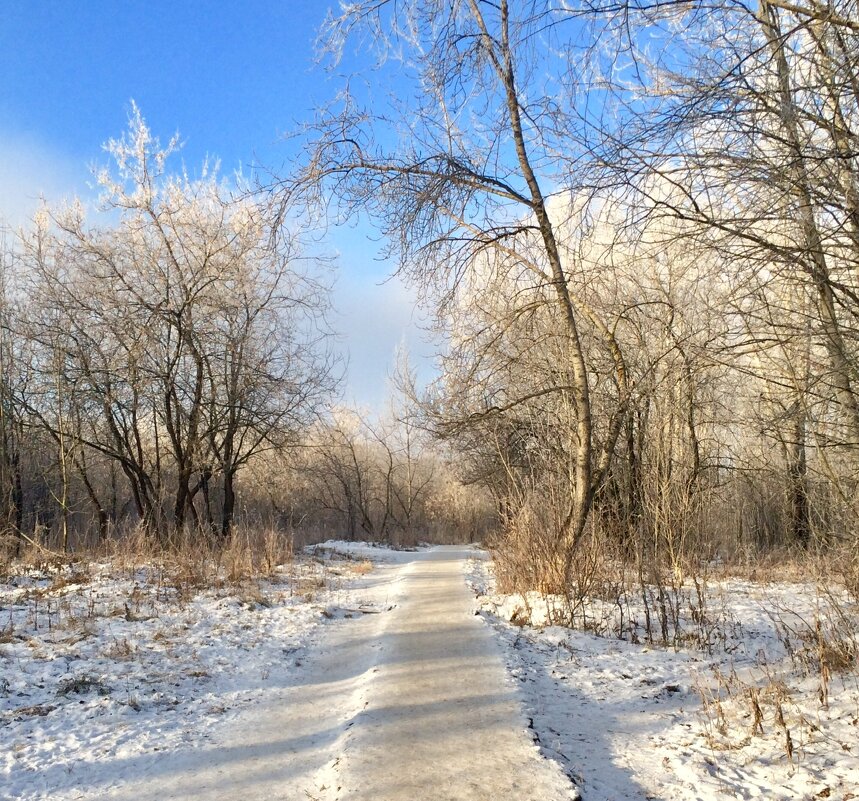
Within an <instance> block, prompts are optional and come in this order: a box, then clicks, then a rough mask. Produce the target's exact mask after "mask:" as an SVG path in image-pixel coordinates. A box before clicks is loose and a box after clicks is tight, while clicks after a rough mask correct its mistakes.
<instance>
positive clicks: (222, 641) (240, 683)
mask: <svg viewBox="0 0 859 801" xmlns="http://www.w3.org/2000/svg"><path fill="white" fill-rule="evenodd" d="M466 580H467V582H468V586H469V587H470V590H469V589H468V588H467V586H466ZM695 604H696V593H695V591H694V589H692V588H689V589H688V593H687V595H685V596H684V597H683V603H682V607H683V619H682V627H683V630H684V636H683V637H682V638H681V639H679V640H678V644H677V645H676V646H675V647H663V646H660V645H658V644H656V643H649V642H647V637H646V632H645V630H644V629H643V627H642V625H641V623H642V621H643V609H642V608H641V607H640V603H639V602H638V601H636V600H634V599H624V600H623V603H621V604H618V603H617V602H616V601H615V600H600V599H598V598H591V599H588V600H587V603H586V607H585V609H586V625H587V627H588V630H579V629H569V628H565V627H563V626H560V625H556V621H557V615H556V614H555V612H556V611H557V609H558V608H560V606H559V602H558V599H552V598H543V597H541V596H540V595H538V594H529V595H528V596H525V597H522V596H514V595H503V594H501V593H498V592H497V591H496V589H495V583H494V576H493V569H492V563H491V562H490V561H489V560H488V559H487V558H486V554H485V553H484V552H482V551H480V550H478V549H473V548H460V549H456V548H439V547H436V548H420V549H415V550H393V549H387V548H384V547H380V546H375V545H371V544H368V543H351V542H350V543H346V542H339V541H330V542H327V543H323V544H322V545H320V546H315V547H314V548H311V549H309V550H308V553H307V554H306V555H304V556H302V557H300V558H298V559H296V561H295V562H294V563H291V564H288V565H284V566H281V567H279V568H278V569H276V570H275V571H274V572H273V574H272V575H271V576H269V577H267V578H257V579H253V580H250V579H241V580H235V581H230V580H228V578H227V577H226V576H224V575H221V577H220V578H219V579H218V580H216V581H209V582H208V583H197V582H195V581H194V580H192V577H189V576H186V575H182V573H181V571H179V572H176V571H173V572H171V571H168V570H165V569H162V568H159V567H157V566H154V565H143V566H138V567H130V568H126V567H122V566H119V565H117V564H90V565H78V566H66V567H64V568H61V569H56V568H42V569H38V570H37V569H24V568H21V569H20V570H19V571H18V573H17V574H16V575H14V576H12V577H10V578H9V580H8V581H6V583H4V584H0V799H2V801H12V799H16V801H17V800H18V799H21V801H36V800H37V799H39V801H47V800H48V799H49V800H50V801H70V800H71V799H86V800H87V801H95V799H114V801H167V799H171V798H173V799H187V798H190V797H193V798H195V799H197V801H216V799H220V800H221V801H223V799H225V798H230V799H234V798H241V799H242V801H264V800H265V801H269V799H271V798H285V799H292V798H296V799H300V798H308V797H310V798H315V799H319V801H352V799H356V800H357V799H363V798H367V799H370V798H379V799H381V801H394V799H399V798H403V799H405V798H409V799H412V798H418V797H420V798H422V799H427V801H428V800H429V799H435V798H438V799H442V798H444V799H446V801H449V800H450V799H484V798H493V799H494V798H499V799H506V798H510V799H513V798H516V799H520V798H522V799H524V798H530V797H532V796H533V798H535V799H539V801H555V799H562V798H572V797H574V796H575V789H574V787H573V785H572V784H571V783H570V778H571V779H572V780H573V781H574V782H575V786H576V787H578V788H579V789H580V790H581V793H582V797H583V799H584V801H624V800H625V799H629V800H634V801H643V800H644V799H660V801H681V800H682V801H693V800H694V799H700V800H701V801H715V799H724V798H737V799H753V798H761V799H775V800H776V801H780V800H781V799H809V801H810V800H811V799H816V798H830V799H836V800H838V801H848V799H851V798H852V799H859V737H857V735H859V676H857V671H856V651H855V648H856V632H857V631H859V613H857V609H856V606H855V604H854V603H852V602H851V601H850V600H849V599H848V598H846V597H844V596H842V595H838V594H835V595H833V594H831V593H830V592H827V591H825V590H824V589H822V588H819V587H817V586H816V585H815V584H814V583H812V582H803V581H797V580H793V581H791V582H787V581H785V582H778V581H766V582H765V581H760V582H758V581H749V580H741V579H738V578H722V579H720V580H715V579H713V578H710V580H709V581H708V582H707V589H706V615H704V614H701V610H700V606H699V607H698V608H697V611H696V612H694V613H693V609H694V608H695ZM553 610H554V611H553ZM687 635H688V636H687ZM696 644H697V646H702V645H703V647H696ZM851 649H853V650H851ZM568 777H570V778H568ZM514 785H516V786H514ZM421 788H423V789H421Z"/></svg>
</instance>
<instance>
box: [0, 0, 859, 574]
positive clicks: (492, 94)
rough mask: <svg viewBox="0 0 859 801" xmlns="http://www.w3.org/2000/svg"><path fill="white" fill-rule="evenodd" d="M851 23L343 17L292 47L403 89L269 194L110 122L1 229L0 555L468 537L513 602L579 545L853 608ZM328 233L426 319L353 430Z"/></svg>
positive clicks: (799, 17)
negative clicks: (270, 536) (766, 579)
mask: <svg viewBox="0 0 859 801" xmlns="http://www.w3.org/2000/svg"><path fill="white" fill-rule="evenodd" d="M520 6H521V7H520ZM855 12H856V8H855V7H854V6H853V4H852V2H848V1H847V0H844V2H832V3H826V4H821V3H818V2H816V0H815V2H802V3H798V4H794V3H787V2H781V1H780V0H765V2H762V3H760V5H759V6H750V5H747V4H744V3H742V2H733V1H731V2H717V3H713V4H699V3H687V2H644V1H643V0H636V1H635V2H623V3H618V4H610V3H600V2H595V3H591V2H582V3H575V4H569V5H558V6H556V5H554V4H543V3H524V4H514V5H513V6H512V7H511V6H510V5H508V4H507V3H502V4H501V5H500V6H496V5H495V4H488V3H481V2H476V0H475V2H458V3H453V4H450V5H449V6H448V5H439V4H436V3H432V2H413V3H408V4H404V5H402V6H401V7H396V8H395V7H392V6H391V7H389V6H388V4H386V3H378V4H377V3H366V4H364V3H358V4H355V5H352V6H349V7H346V8H344V10H343V12H342V15H332V16H329V18H328V20H327V22H326V23H325V25H324V27H323V28H322V31H321V33H320V39H319V43H318V46H319V49H320V53H321V56H320V57H321V58H322V60H323V62H324V63H327V64H328V65H336V64H337V63H338V60H339V59H340V58H341V57H342V56H343V54H344V52H347V50H348V48H350V47H354V46H356V43H360V46H362V47H367V48H368V49H370V50H371V51H372V53H373V59H371V64H370V66H369V67H368V69H369V70H370V71H371V72H372V73H373V74H374V75H376V76H377V79H379V80H382V79H388V80H389V81H391V82H392V85H393V83H395V82H399V84H402V86H403V87H411V88H412V89H413V90H414V92H413V95H414V97H413V99H410V100H409V101H408V102H406V101H401V100H399V99H396V98H394V99H392V98H390V97H386V98H383V99H382V100H380V99H379V98H378V97H375V98H372V100H373V104H372V105H371V104H369V99H368V97H365V96H362V92H361V90H358V91H357V92H353V91H352V90H351V88H344V89H343V91H342V92H341V94H340V95H338V97H337V98H336V99H335V100H334V101H332V104H331V105H330V106H328V107H326V108H324V109H320V110H319V111H318V113H317V115H316V118H315V119H312V120H309V121H308V122H307V123H306V126H305V127H304V129H303V130H302V132H301V136H302V137H303V138H302V142H303V143H304V144H303V148H302V151H301V156H300V158H298V159H297V160H296V162H295V163H294V164H293V169H292V171H291V173H290V174H285V175H278V176H276V177H275V178H274V179H273V180H270V181H268V182H267V183H266V182H259V181H256V182H254V181H249V182H246V183H245V184H244V185H240V184H237V183H236V182H231V181H230V180H227V179H226V178H224V177H222V176H220V175H219V174H218V173H217V170H216V169H214V168H210V167H208V166H207V165H203V167H202V169H201V170H199V171H198V173H195V174H194V175H196V176H197V177H192V176H189V173H188V171H187V169H182V170H178V169H177V166H176V165H177V159H176V156H175V154H174V151H176V150H177V148H178V139H173V140H171V141H170V142H168V144H166V145H163V146H162V145H161V144H160V143H159V141H158V139H157V138H156V137H155V136H154V135H153V134H152V132H151V131H150V130H149V128H148V127H147V125H146V122H145V121H144V119H143V117H142V115H141V112H140V111H139V110H138V109H137V108H136V107H133V108H132V111H131V113H130V117H129V127H128V130H127V131H126V133H125V134H124V135H123V136H122V137H120V138H119V139H115V140H110V141H109V142H108V144H107V145H106V146H105V147H106V150H107V151H108V155H109V157H110V162H111V163H110V165H109V166H107V167H104V168H102V169H100V170H99V171H98V173H97V175H96V176H95V177H96V179H97V182H98V184H99V186H100V188H101V196H100V206H99V208H98V209H96V210H94V211H93V210H92V209H85V208H84V205H83V204H81V203H77V204H75V203H72V204H67V205H66V206H64V207H61V208H58V207H54V206H51V205H50V204H49V203H47V202H46V204H45V205H44V207H43V208H42V209H41V211H40V212H39V213H38V215H37V218H36V219H35V221H34V223H33V225H31V226H29V227H27V228H26V229H25V230H23V231H21V232H15V231H11V230H7V231H6V233H5V235H4V239H3V259H2V275H0V314H2V327H0V335H2V341H0V360H2V370H0V415H2V416H0V524H2V530H3V532H4V534H3V536H4V542H5V548H6V550H7V551H10V552H14V553H17V552H19V551H20V549H21V548H22V547H26V546H27V545H28V544H33V543H39V544H41V545H43V546H45V547H48V548H51V549H57V550H68V549H75V548H81V547H95V546H98V545H99V544H100V543H104V542H105V541H107V540H110V539H111V538H117V537H120V538H121V537H124V536H127V535H128V534H129V532H131V531H137V532H138V533H139V532H142V533H143V536H144V537H145V538H146V539H148V540H151V541H152V542H154V543H157V544H158V545H159V546H165V547H166V546H168V545H169V544H170V543H175V542H178V541H179V540H183V541H184V540H187V539H189V538H190V539H199V540H200V541H206V542H210V543H212V545H213V546H217V545H218V543H221V544H223V542H224V541H225V540H227V539H229V537H230V536H231V534H232V532H234V531H235V530H236V528H237V527H241V528H244V529H252V528H254V527H260V526H268V527H274V528H276V529H280V530H284V531H287V530H288V531H290V532H295V531H299V530H303V531H305V532H306V534H307V536H312V535H313V532H316V533H317V534H318V533H319V532H321V531H323V530H332V531H333V530H337V531H339V532H342V533H343V535H344V536H347V537H349V538H355V537H361V538H364V539H371V540H391V541H403V542H406V541H408V542H413V541H416V540H417V539H422V538H423V539H427V538H432V537H439V536H441V537H447V538H454V539H457V538H465V539H472V540H473V539H480V538H483V537H485V536H487V535H490V534H491V536H492V537H493V541H494V542H495V543H496V544H497V547H498V548H499V549H500V551H501V552H503V553H504V554H507V558H509V560H510V564H511V570H515V571H518V572H524V574H525V575H522V576H518V575H517V577H516V580H517V581H519V580H521V581H523V582H525V584H526V585H528V586H529V587H553V588H556V589H557V588H560V587H564V586H567V585H568V584H569V582H570V581H571V579H572V578H573V576H574V573H575V571H576V569H577V568H576V563H577V561H580V560H579V555H581V554H583V553H585V552H586V551H587V550H588V549H589V548H592V547H596V548H597V549H600V550H606V549H608V550H610V551H611V552H612V553H613V554H615V555H619V556H621V557H622V558H624V559H631V560H633V561H635V562H637V563H644V562H646V563H647V564H648V565H651V566H652V567H653V568H654V569H657V570H661V569H662V568H663V567H665V566H669V567H672V568H673V569H675V570H679V569H680V567H681V566H682V564H683V563H684V561H685V560H700V559H708V558H713V557H715V556H718V557H719V558H723V559H729V560H730V559H739V560H747V559H753V558H756V556H757V555H760V554H770V553H779V552H792V553H796V552H803V551H809V550H814V551H818V552H819V551H821V550H823V551H832V552H836V553H839V554H841V553H844V554H847V558H845V559H840V560H839V564H840V565H841V566H842V567H843V568H844V569H845V570H846V571H852V574H851V575H852V581H854V582H855V581H856V571H857V567H856V556H855V554H856V552H857V549H856V536H857V535H856V531H857V525H856V523H857V518H856V515H857V506H856V479H857V466H859V461H857V452H859V390H857V382H859V360H857V330H859V329H858V328H857V317H859V303H857V292H859V284H857V276H859V180H857V169H859V167H857V155H856V153H857V136H859V134H857V130H856V126H857V113H859V109H858V108H857V101H859V62H857V33H859V23H857V22H856V21H855V20H856V14H855ZM406 94H407V93H406ZM403 96H405V94H404V95H403ZM320 213H324V214H327V215H328V216H329V218H330V219H338V220H347V219H349V218H350V217H351V216H352V215H355V214H358V213H362V214H366V215H368V217H369V218H370V219H371V220H372V221H373V223H374V224H375V225H376V226H377V227H378V229H379V230H380V231H381V232H383V233H384V235H385V236H386V237H387V239H386V241H387V243H388V245H387V248H388V252H389V254H390V257H391V258H392V259H394V260H395V261H394V263H395V264H396V269H397V270H398V271H399V273H400V274H401V275H403V276H405V277H406V278H407V279H408V280H409V281H411V282H412V283H413V284H414V285H415V286H417V287H418V288H419V290H420V293H421V300H422V303H423V304H424V305H425V307H426V308H427V309H428V310H430V312H431V314H432V315H433V323H434V325H433V329H434V330H433V333H434V336H435V337H436V340H437V342H438V357H437V365H436V367H437V371H436V376H435V378H434V379H433V380H432V381H431V382H430V384H429V386H415V382H414V380H413V378H414V376H413V372H412V370H411V368H410V366H409V364H408V355H407V354H402V357H401V359H400V364H399V365H398V369H397V371H396V372H397V375H396V376H395V378H394V382H393V383H394V385H395V387H394V389H393V390H392V399H391V403H390V407H389V409H387V410H385V411H384V412H381V413H380V412H377V413H375V414H371V413H368V412H366V410H359V409H348V408H345V407H343V406H342V405H341V404H338V402H337V386H338V382H339V381H340V380H341V379H342V375H343V369H344V366H343V364H342V363H339V361H338V358H337V357H336V355H335V354H334V352H333V350H332V348H331V342H332V334H333V329H332V327H331V324H330V322H329V319H328V313H329V305H330V285H331V281H332V280H333V279H332V275H331V271H330V269H329V267H328V265H327V264H326V263H325V262H324V261H323V260H320V259H319V258H317V257H315V255H314V254H313V252H312V251H308V250H306V249H305V248H304V245H303V234H304V232H306V231H307V230H309V229H310V228H311V227H312V226H313V225H314V224H318V219H319V216H320ZM314 221H316V223H314Z"/></svg>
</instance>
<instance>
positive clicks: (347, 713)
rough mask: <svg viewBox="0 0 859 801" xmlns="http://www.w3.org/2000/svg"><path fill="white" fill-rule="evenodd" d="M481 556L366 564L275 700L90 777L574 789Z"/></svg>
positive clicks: (141, 782)
mask: <svg viewBox="0 0 859 801" xmlns="http://www.w3.org/2000/svg"><path fill="white" fill-rule="evenodd" d="M472 555H473V552H472V551H468V550H463V549H455V548H441V547H440V548H435V549H432V550H430V551H424V552H417V553H409V554H400V555H398V556H397V557H396V558H398V559H401V560H402V561H401V563H399V564H393V565H385V566H382V567H380V568H377V570H375V571H374V572H373V573H372V574H371V575H370V577H368V578H369V579H370V580H369V582H368V586H367V587H366V588H365V589H364V590H363V591H361V592H360V595H361V598H360V601H359V603H360V604H361V609H363V610H364V611H363V612H361V611H357V610H356V611H354V612H349V611H348V610H346V611H345V612H344V613H343V614H345V615H352V617H351V619H348V620H347V619H343V620H338V621H334V622H333V623H332V624H331V625H329V626H327V627H325V631H324V634H323V636H322V637H321V638H320V641H319V642H318V643H317V645H316V647H311V649H310V650H309V653H308V655H307V657H306V659H304V660H303V661H302V663H301V664H300V666H299V667H298V668H297V670H296V672H295V675H294V680H293V682H292V683H291V684H290V686H283V687H274V688H272V692H271V695H270V697H269V703H268V705H267V708H265V709H262V708H260V707H258V706H255V707H253V708H248V710H247V711H246V712H244V713H242V714H241V715H239V716H238V718H236V719H235V720H234V721H233V722H232V723H231V725H230V726H229V730H227V731H224V732H222V733H221V734H220V735H219V737H218V738H217V741H215V740H211V741H210V742H209V743H208V744H207V745H206V746H204V747H200V748H196V749H194V750H190V751H179V752H174V753H171V754H165V753H160V754H152V755H147V756H145V757H140V758H137V759H135V760H133V761H132V762H130V763H129V764H126V765H117V766H114V767H115V771H116V772H115V774H114V776H116V777H117V778H119V777H121V778H120V780H119V782H118V783H113V782H111V784H112V786H107V787H106V786H101V787H100V788H94V787H89V788H87V789H88V790H89V791H90V792H93V791H95V794H94V796H93V797H99V798H112V799H122V801H156V799H157V801H166V800H167V799H199V801H256V799H259V801H262V800H263V799H265V801H275V800H276V801H293V800H294V801H304V800H305V799H311V801H313V799H318V801H329V800H333V799H342V800H343V801H352V800H353V799H354V801H364V800H365V799H366V801H370V800H371V799H372V801H401V800H402V801H406V800H408V801H414V799H421V800H422V801H435V800H438V801H477V800H478V799H481V800H485V801H489V799H492V801H562V799H571V798H575V796H576V794H575V792H574V790H573V788H572V785H571V784H570V782H569V780H568V779H567V778H566V777H565V776H564V775H563V773H562V771H561V769H560V768H559V767H558V766H557V765H556V764H555V763H553V762H550V761H547V760H545V759H544V758H542V757H541V756H540V754H539V752H538V750H537V748H536V746H534V745H533V743H532V742H531V740H530V738H529V736H528V733H527V731H526V728H525V721H524V718H523V717H522V713H521V710H520V704H519V700H518V697H517V694H516V690H515V688H514V686H513V684H512V682H511V680H510V679H509V678H508V676H507V674H506V671H505V668H504V665H503V661H502V658H501V654H500V652H499V646H498V645H497V644H496V641H495V639H494V637H493V634H492V632H491V630H490V629H489V628H488V627H487V626H486V625H485V624H484V623H483V622H482V620H481V619H480V618H479V617H476V616H475V615H474V612H473V608H472V597H471V594H470V592H469V590H468V589H467V587H466V585H465V581H464V576H463V572H464V563H465V560H466V559H467V558H468V557H470V556H472ZM356 605H357V604H356ZM365 612H370V613H365ZM77 797H88V795H87V796H83V795H82V796H77Z"/></svg>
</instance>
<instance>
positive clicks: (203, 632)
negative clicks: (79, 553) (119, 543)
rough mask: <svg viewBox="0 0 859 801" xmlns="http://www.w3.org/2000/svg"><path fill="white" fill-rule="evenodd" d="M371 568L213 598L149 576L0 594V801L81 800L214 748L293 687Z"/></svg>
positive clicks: (111, 575)
mask: <svg viewBox="0 0 859 801" xmlns="http://www.w3.org/2000/svg"><path fill="white" fill-rule="evenodd" d="M329 556H330V554H329ZM367 569H369V564H368V563H363V562H362V561H360V560H355V559H349V560H334V561H331V560H330V559H327V560H321V559H316V558H310V557H308V558H302V559H300V560H297V561H296V562H294V563H290V564H289V565H285V566H282V567H280V568H278V569H277V570H276V571H275V572H274V573H273V575H271V576H270V577H268V578H266V579H258V580H243V581H239V582H237V583H233V582H224V583H223V584H222V586H220V587H217V586H216V587H210V588H205V587H193V586H188V583H187V577H183V576H181V575H178V576H177V575H176V574H175V571H173V572H171V571H169V570H168V571H165V570H162V569H158V568H155V567H151V566H150V567H142V568H137V569H132V570H119V569H117V568H116V566H111V565H109V564H90V565H86V566H80V565H79V566H71V567H69V566H66V567H64V568H62V569H56V568H53V569H49V568H44V569H38V570H36V569H21V570H20V571H19V572H18V574H17V575H14V576H12V577H10V579H9V580H8V581H7V582H6V583H3V584H0V799H2V801H11V800H12V799H15V800H16V801H27V800H28V799H57V798H77V797H81V795H82V794H83V793H85V792H86V789H87V788H92V787H99V786H108V785H110V784H112V783H115V781H116V780H117V779H118V778H121V776H120V774H121V772H122V766H123V765H128V764H130V763H131V761H133V760H135V759H137V758H139V757H141V756H143V755H147V754H157V753H163V752H170V753H175V752H177V751H183V750H184V751H189V750H192V749H195V748H198V747H199V746H200V745H201V744H204V743H206V742H207V740H209V738H211V737H212V736H213V734H216V733H217V732H218V731H219V730H221V729H223V728H224V727H226V726H228V725H229V721H230V719H231V718H232V717H234V716H235V715H236V714H237V713H238V712H239V711H241V710H242V709H244V708H248V707H253V706H254V705H259V704H262V703H263V702H264V701H265V698H266V696H267V694H268V693H269V692H270V691H271V689H272V688H273V687H277V686H280V685H281V684H283V683H284V682H286V681H287V680H288V678H289V676H290V675H291V673H293V672H294V671H295V666H296V664H297V663H298V664H300V661H301V660H302V658H303V657H304V653H305V652H306V650H307V647H308V644H309V643H310V642H311V640H312V638H313V635H314V632H315V631H316V629H317V628H318V627H319V625H320V624H321V623H323V622H325V621H327V620H329V619H332V618H334V617H337V616H338V615H342V614H343V612H342V605H343V601H344V599H345V598H346V597H347V595H348V592H349V588H350V587H351V586H352V585H354V584H355V583H356V581H359V580H360V579H359V578H358V577H359V576H360V575H361V574H363V573H364V572H366V570H367Z"/></svg>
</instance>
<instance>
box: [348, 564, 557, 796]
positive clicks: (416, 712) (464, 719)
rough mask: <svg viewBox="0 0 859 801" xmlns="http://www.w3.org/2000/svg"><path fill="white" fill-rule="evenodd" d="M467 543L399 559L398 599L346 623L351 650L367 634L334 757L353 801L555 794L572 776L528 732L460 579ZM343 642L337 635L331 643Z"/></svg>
mask: <svg viewBox="0 0 859 801" xmlns="http://www.w3.org/2000/svg"><path fill="white" fill-rule="evenodd" d="M470 555H472V552H467V551H466V552H463V551H462V550H455V549H448V548H437V549H434V550H433V551H430V552H427V553H424V554H422V555H421V558H419V559H417V560H416V561H414V562H412V563H411V564H409V565H408V566H407V567H406V568H405V569H404V574H403V587H402V593H401V596H400V598H401V600H400V602H399V604H398V606H397V608H396V609H394V610H393V611H392V612H390V613H389V614H388V616H387V617H380V618H378V619H377V620H374V621H368V622H367V624H366V627H367V629H368V631H366V632H364V631H361V630H360V629H359V628H357V627H356V628H352V629H344V631H343V634H344V635H345V639H346V640H347V647H349V648H350V649H352V650H354V651H360V649H361V648H362V647H363V648H366V647H367V644H368V643H372V645H373V647H374V649H375V651H376V659H375V662H376V664H375V667H374V668H372V673H371V678H370V679H369V680H368V681H366V682H365V683H364V685H363V687H362V688H361V693H360V696H359V698H358V699H356V700H358V701H359V703H358V704H356V705H355V707H356V708H360V711H359V712H358V714H357V715H356V716H355V717H353V718H351V720H350V721H349V723H348V725H349V728H348V731H347V734H346V736H345V738H344V739H343V742H342V757H341V758H340V761H339V763H338V766H337V772H338V784H339V786H340V787H341V788H342V789H341V793H340V797H341V798H344V799H355V800H356V801H359V800H360V801H365V800H366V801H371V800H372V801H378V800H379V799H388V801H399V799H403V801H406V799H408V800H409V801H411V800H412V799H416V798H420V799H457V801H458V800H459V799H462V800H463V801H465V800H466V799H468V800H469V801H470V800H471V799H475V801H476V800H477V799H493V800H494V799H498V801H505V800H506V799H509V801H531V800H533V801H555V800H556V799H558V800H559V799H569V798H570V797H573V796H574V794H573V792H572V788H571V784H570V782H569V780H568V779H566V777H564V775H563V774H562V773H561V771H560V769H559V768H558V767H557V766H556V765H555V764H554V763H550V762H548V761H546V760H545V759H543V758H542V757H541V756H540V755H539V752H538V750H537V748H536V747H535V746H534V745H533V744H532V742H531V740H530V738H529V737H528V736H527V733H526V727H525V721H524V719H523V718H522V716H521V712H520V710H519V703H518V701H517V698H516V696H515V693H514V690H513V688H512V686H511V682H510V680H509V679H508V677H507V674H506V671H505V668H504V665H503V663H502V659H501V657H500V654H499V651H498V647H497V645H496V643H495V640H494V638H493V635H492V633H491V631H490V629H489V628H488V627H487V626H485V625H484V624H483V622H482V621H481V620H480V618H478V617H475V615H474V611H473V608H472V597H471V595H470V593H469V592H468V590H467V588H466V586H465V583H464V581H463V560H464V559H466V558H467V557H468V556H470ZM339 645H342V644H338V646H339Z"/></svg>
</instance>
